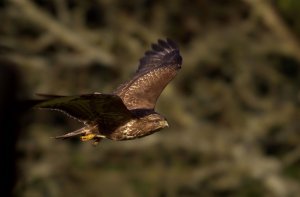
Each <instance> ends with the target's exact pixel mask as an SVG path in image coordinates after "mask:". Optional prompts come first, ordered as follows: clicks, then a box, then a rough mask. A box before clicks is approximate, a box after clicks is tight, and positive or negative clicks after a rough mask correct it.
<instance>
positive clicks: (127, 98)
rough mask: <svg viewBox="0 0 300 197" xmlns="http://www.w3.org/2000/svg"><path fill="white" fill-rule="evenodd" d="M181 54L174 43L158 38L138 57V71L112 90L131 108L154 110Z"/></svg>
mask: <svg viewBox="0 0 300 197" xmlns="http://www.w3.org/2000/svg"><path fill="white" fill-rule="evenodd" d="M181 64H182V57H181V56H180V53H179V49H178V47H177V45H176V44H175V43H174V42H173V41H171V40H169V39H167V40H166V41H164V40H158V43H157V44H153V45H152V50H150V51H147V52H146V53H145V55H144V57H143V58H142V59H141V60H140V64H139V67H138V70H137V71H136V73H135V75H134V76H133V78H132V79H131V80H129V81H128V82H126V83H124V84H122V85H121V86H119V87H118V88H117V89H116V91H115V92H114V93H115V94H117V95H118V96H119V97H120V98H121V99H122V100H123V102H124V104H125V105H126V107H127V108H128V109H130V110H132V109H154V108H155V104H156V101H157V99H158V97H159V95H160V94H161V92H162V91H163V89H164V88H165V87H166V85H167V84H168V83H169V82H170V81H171V80H172V79H173V78H174V77H175V75H176V74H177V72H178V70H179V69H180V68H181Z"/></svg>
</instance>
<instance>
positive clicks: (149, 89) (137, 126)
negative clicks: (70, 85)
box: [36, 39, 182, 144]
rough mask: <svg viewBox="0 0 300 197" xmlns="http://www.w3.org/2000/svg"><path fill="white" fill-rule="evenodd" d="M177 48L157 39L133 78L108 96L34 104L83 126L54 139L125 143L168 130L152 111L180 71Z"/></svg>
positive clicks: (53, 99)
mask: <svg viewBox="0 0 300 197" xmlns="http://www.w3.org/2000/svg"><path fill="white" fill-rule="evenodd" d="M181 64H182V58H181V56H180V53H179V49H178V47H177V45H176V44H175V43H174V42H173V41H171V40H169V39H167V40H166V41H165V40H158V43H157V44H153V45H152V50H150V51H147V52H146V53H145V55H144V57H143V58H142V59H141V60H140V63H139V66H138V69H137V71H136V73H135V74H134V76H133V78H132V79H131V80H129V81H127V82H126V83H124V84H122V85H120V86H119V87H118V88H117V89H116V90H115V91H114V92H113V93H112V94H101V93H94V94H85V95H80V96H55V95H41V96H44V97H46V98H47V99H48V100H46V101H44V102H41V103H39V104H38V105H36V107H37V108H45V109H52V110H58V111H61V112H63V113H65V114H67V115H69V116H71V117H73V118H75V119H77V120H78V121H81V122H83V123H84V124H85V126H84V127H83V128H81V129H79V130H77V131H74V132H70V133H67V134H65V135H62V136H57V137H56V138H61V139H65V138H69V137H73V136H81V140H82V141H86V140H91V139H93V140H94V143H95V144H97V143H98V142H99V141H100V140H101V139H102V138H108V139H111V140H128V139H134V138H139V137H143V136H146V135H150V134H152V133H154V132H156V131H159V130H160V129H163V128H165V127H168V122H167V121H166V119H165V118H164V117H163V116H162V115H160V114H159V113H157V112H155V110H154V109H155V104H156V101H157V99H158V97H159V95H160V94H161V92H162V91H163V89H164V88H165V87H166V85H167V84H168V83H169V82H170V81H171V80H172V79H173V78H174V77H175V75H176V74H177V72H178V70H179V69H180V68H181Z"/></svg>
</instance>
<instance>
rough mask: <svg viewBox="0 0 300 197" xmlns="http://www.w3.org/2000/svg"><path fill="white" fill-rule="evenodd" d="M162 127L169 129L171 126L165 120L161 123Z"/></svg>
mask: <svg viewBox="0 0 300 197" xmlns="http://www.w3.org/2000/svg"><path fill="white" fill-rule="evenodd" d="M160 126H161V127H162V128H166V127H169V124H168V122H167V121H166V120H163V121H161V122H160Z"/></svg>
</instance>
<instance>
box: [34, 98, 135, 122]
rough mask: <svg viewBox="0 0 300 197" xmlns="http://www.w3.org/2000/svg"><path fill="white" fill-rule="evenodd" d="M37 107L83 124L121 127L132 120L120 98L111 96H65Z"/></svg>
mask: <svg viewBox="0 0 300 197" xmlns="http://www.w3.org/2000/svg"><path fill="white" fill-rule="evenodd" d="M48 96H49V95H48ZM51 97H55V96H51ZM35 107H37V108H44V109H51V110H57V111H60V112H63V113H65V114H67V115H69V116H71V117H73V118H75V119H77V120H79V121H83V122H98V123H104V124H110V125H119V124H121V123H123V122H125V121H128V120H130V119H131V118H132V114H131V113H130V111H129V110H128V109H127V108H126V106H125V105H124V103H123V102H122V100H121V99H120V97H118V96H117V95H111V94H86V95H80V96H64V97H59V98H54V99H50V100H48V101H44V102H42V103H40V104H37V105H36V106H35Z"/></svg>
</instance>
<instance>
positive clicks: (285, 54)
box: [0, 0, 300, 197]
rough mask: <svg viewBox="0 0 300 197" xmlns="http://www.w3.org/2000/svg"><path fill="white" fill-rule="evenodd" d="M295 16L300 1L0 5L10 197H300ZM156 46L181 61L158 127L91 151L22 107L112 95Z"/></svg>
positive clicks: (45, 0)
mask: <svg viewBox="0 0 300 197" xmlns="http://www.w3.org/2000/svg"><path fill="white" fill-rule="evenodd" d="M299 18H300V1H299V0H213V1H211V0H198V1H197V0H165V1H158V0H132V1H118V0H89V1H84V0H6V1H5V0H4V1H0V21H1V25H0V57H1V61H0V64H1V65H0V68H1V69H0V73H1V74H0V90H1V100H0V104H1V105H0V107H1V109H0V110H1V113H0V115H1V116H0V120H1V127H2V128H1V141H0V142H1V148H0V150H1V155H2V156H1V166H2V167H1V168H2V169H1V171H2V173H3V175H1V180H2V181H3V180H4V184H1V185H2V186H4V189H5V190H6V192H10V191H11V190H12V193H10V194H9V193H8V194H7V196H9V195H14V196H20V197H39V196H48V197H56V196H76V197H77V196H78V197H80V196H133V197H134V196H161V197H163V196H270V197H273V196H275V197H285V196H290V197H294V196H299V194H300V133H299V132H300V89H299V87H300V46H299V38H300V20H299ZM166 37H169V38H171V39H173V40H174V41H176V42H177V43H178V45H179V46H180V50H181V53H182V56H183V66H182V70H181V71H180V72H179V74H178V76H177V77H176V78H175V80H173V81H172V83H171V84H170V85H169V86H168V87H167V88H166V89H165V91H164V92H163V94H162V95H161V97H160V99H159V102H158V104H157V110H158V111H159V112H161V113H162V114H164V115H165V116H166V117H167V118H168V121H169V124H170V128H168V129H165V130H163V131H161V132H159V133H155V134H153V135H151V136H148V137H146V138H142V139H139V140H134V141H124V142H113V141H109V140H105V141H102V142H101V143H100V145H99V146H97V147H93V146H92V145H91V144H90V143H81V142H79V140H78V139H73V140H67V141H56V140H53V139H51V138H50V137H51V136H55V135H61V134H63V133H65V132H67V131H72V130H75V129H77V128H79V127H80V126H81V125H80V124H79V123H77V122H75V121H73V120H70V119H67V118H66V117H65V116H63V115H61V114H59V113H56V112H46V111H34V110H30V111H28V112H26V113H25V112H24V111H23V110H22V108H21V107H19V105H18V103H19V100H20V99H26V98H34V97H35V93H50V94H61V95H76V94H83V93H91V92H95V91H98V92H104V93H109V92H111V91H112V90H113V89H114V88H116V87H117V86H118V84H120V83H122V82H124V81H126V80H127V79H128V78H129V77H130V76H131V75H132V74H133V73H134V71H135V69H136V68H137V63H138V59H139V58H141V57H142V56H143V53H144V52H145V51H146V50H148V49H149V47H150V44H151V43H153V42H156V41H157V39H159V38H166ZM2 181H1V183H3V182H2ZM2 194H4V193H1V195H2ZM4 196H5V195H4Z"/></svg>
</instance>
